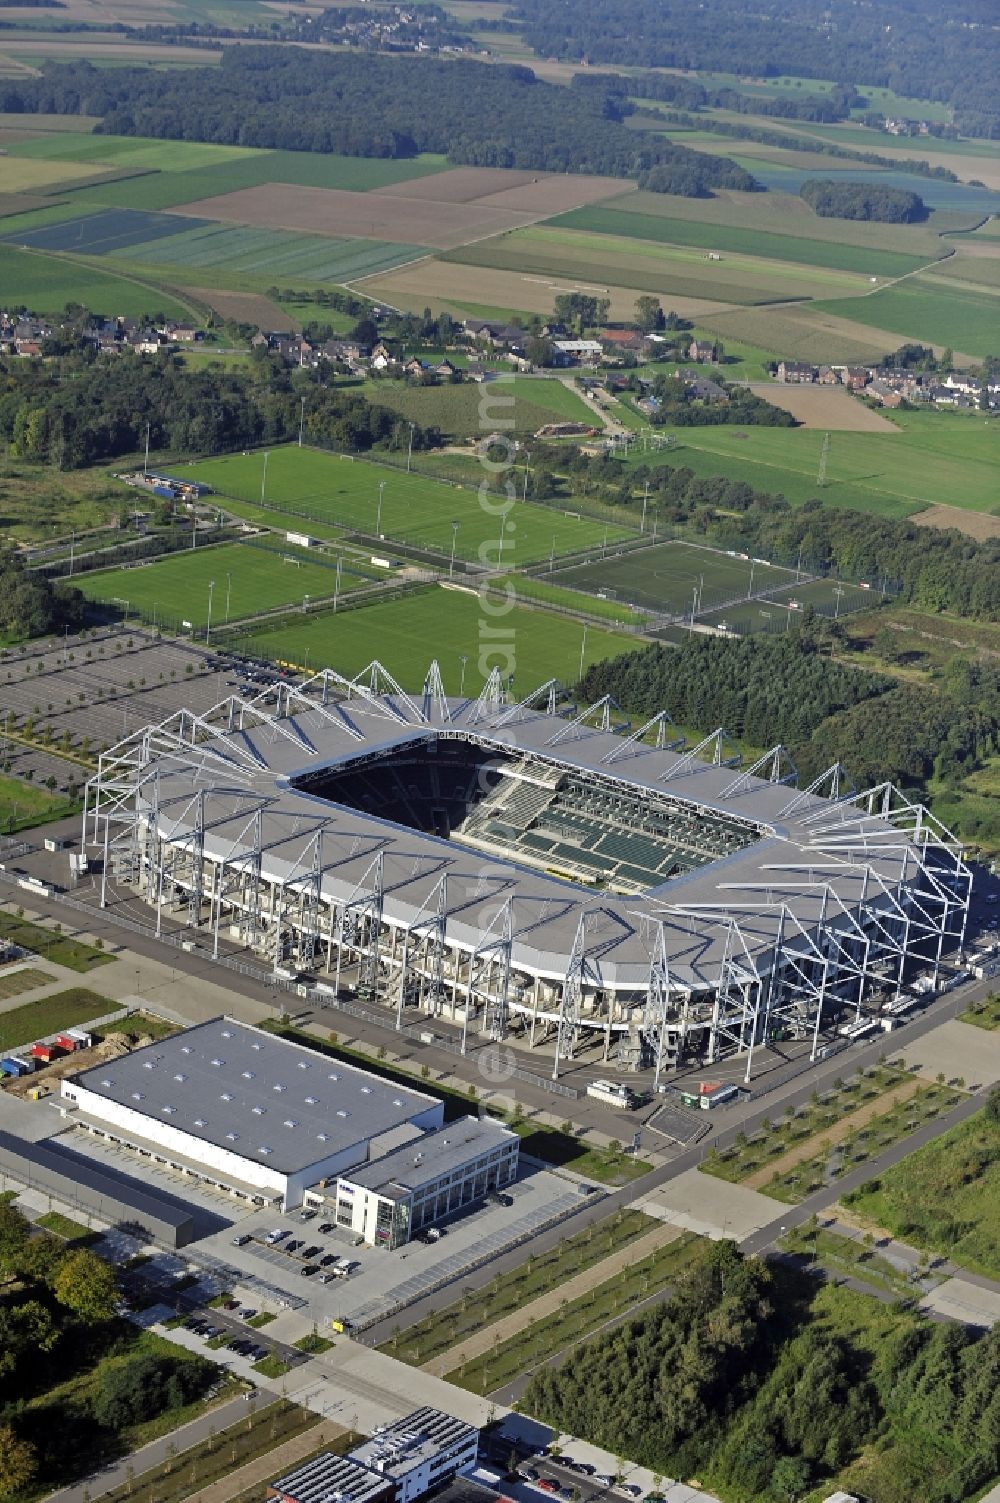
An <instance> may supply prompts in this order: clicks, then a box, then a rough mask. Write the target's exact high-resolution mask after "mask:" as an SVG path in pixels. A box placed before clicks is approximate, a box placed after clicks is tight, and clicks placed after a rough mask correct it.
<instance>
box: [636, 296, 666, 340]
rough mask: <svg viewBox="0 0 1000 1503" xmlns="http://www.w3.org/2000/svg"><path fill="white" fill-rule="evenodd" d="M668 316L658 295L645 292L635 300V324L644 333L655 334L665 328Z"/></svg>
mask: <svg viewBox="0 0 1000 1503" xmlns="http://www.w3.org/2000/svg"><path fill="white" fill-rule="evenodd" d="M665 323H666V318H665V316H664V313H663V308H662V306H661V304H660V299H659V298H658V297H651V296H649V294H645V293H644V294H643V296H642V297H637V298H636V300H635V326H636V328H637V329H640V330H641V331H642V333H643V334H653V333H655V332H656V331H658V330H660V329H662V328H663V326H664V324H665Z"/></svg>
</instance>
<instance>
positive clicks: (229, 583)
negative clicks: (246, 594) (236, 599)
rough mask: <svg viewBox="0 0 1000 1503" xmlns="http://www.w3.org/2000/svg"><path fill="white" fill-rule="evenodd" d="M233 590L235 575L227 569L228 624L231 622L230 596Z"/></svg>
mask: <svg viewBox="0 0 1000 1503" xmlns="http://www.w3.org/2000/svg"><path fill="white" fill-rule="evenodd" d="M232 588H233V573H232V570H231V569H227V570H226V622H227V623H228V621H229V595H230V592H231V590H232Z"/></svg>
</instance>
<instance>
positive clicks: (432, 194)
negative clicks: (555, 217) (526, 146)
mask: <svg viewBox="0 0 1000 1503" xmlns="http://www.w3.org/2000/svg"><path fill="white" fill-rule="evenodd" d="M537 176H538V174H537V173H534V172H517V171H515V170H514V169H513V168H508V167H453V168H452V169H451V171H450V172H434V173H431V174H430V175H429V176H428V177H415V178H410V179H409V181H408V182H404V183H387V184H386V185H385V187H384V188H373V189H372V192H373V193H377V194H378V195H379V197H382V196H383V195H384V196H385V197H386V198H414V199H418V200H420V201H421V202H422V201H423V200H424V199H433V200H434V202H435V203H441V204H471V203H474V202H475V201H476V200H477V199H480V198H488V197H489V196H490V195H491V194H495V193H503V192H507V191H509V190H510V189H512V188H520V187H521V186H523V185H524V184H525V183H532V182H535V181H536V179H537Z"/></svg>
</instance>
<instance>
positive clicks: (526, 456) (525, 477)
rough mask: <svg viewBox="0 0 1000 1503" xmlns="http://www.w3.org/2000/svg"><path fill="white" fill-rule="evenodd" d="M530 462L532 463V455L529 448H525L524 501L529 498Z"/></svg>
mask: <svg viewBox="0 0 1000 1503" xmlns="http://www.w3.org/2000/svg"><path fill="white" fill-rule="evenodd" d="M530 463H531V455H530V454H529V453H528V451H527V449H525V451H524V485H523V486H522V488H521V500H522V502H524V501H527V499H528V466H529V464H530Z"/></svg>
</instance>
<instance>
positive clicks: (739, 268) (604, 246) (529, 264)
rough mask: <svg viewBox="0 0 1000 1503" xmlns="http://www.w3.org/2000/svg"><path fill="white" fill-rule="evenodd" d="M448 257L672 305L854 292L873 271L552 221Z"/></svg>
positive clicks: (741, 301) (461, 261)
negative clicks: (637, 292) (711, 251)
mask: <svg viewBox="0 0 1000 1503" xmlns="http://www.w3.org/2000/svg"><path fill="white" fill-rule="evenodd" d="M441 259H442V260H445V261H455V262H458V263H459V264H460V265H465V266H486V267H490V268H492V269H493V270H498V271H519V272H521V273H522V274H529V275H539V276H552V277H564V278H569V279H578V280H580V281H589V282H598V283H611V284H613V285H615V286H626V287H638V288H640V289H642V291H644V292H652V293H656V294H658V295H659V296H660V297H661V298H663V299H665V300H666V301H667V302H668V304H669V305H670V306H671V307H673V306H674V297H675V296H680V297H697V298H704V299H706V300H713V299H714V300H717V301H718V302H720V303H731V304H736V305H740V304H745V303H763V302H774V301H784V300H787V299H789V298H796V297H831V296H835V295H837V294H838V293H842V294H843V295H844V296H849V295H851V294H859V293H860V292H862V290H863V289H864V288H865V287H866V285H867V278H866V277H864V276H862V275H860V274H859V273H856V272H849V271H832V270H828V269H826V268H823V267H815V268H812V267H808V266H797V265H793V264H791V263H790V262H787V261H783V262H773V263H770V262H768V261H766V260H764V259H762V258H759V257H752V256H739V255H732V254H730V255H727V256H726V257H725V258H724V260H723V261H722V262H721V263H717V262H715V261H709V259H708V256H707V255H706V254H705V252H703V251H701V250H698V249H693V248H689V247H682V246H672V245H668V244H666V243H663V242H656V243H654V242H652V241H642V240H636V239H629V238H627V237H625V236H616V235H611V234H592V233H590V232H588V231H584V230H574V229H551V228H549V227H547V226H532V227H530V228H528V229H522V230H514V231H512V232H510V233H508V234H504V235H500V236H498V237H497V238H495V239H492V240H480V241H478V242H477V243H476V244H475V245H468V246H465V247H464V248H462V249H459V250H454V251H450V252H448V253H447V254H446V255H445V256H443V257H442V258H441Z"/></svg>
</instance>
